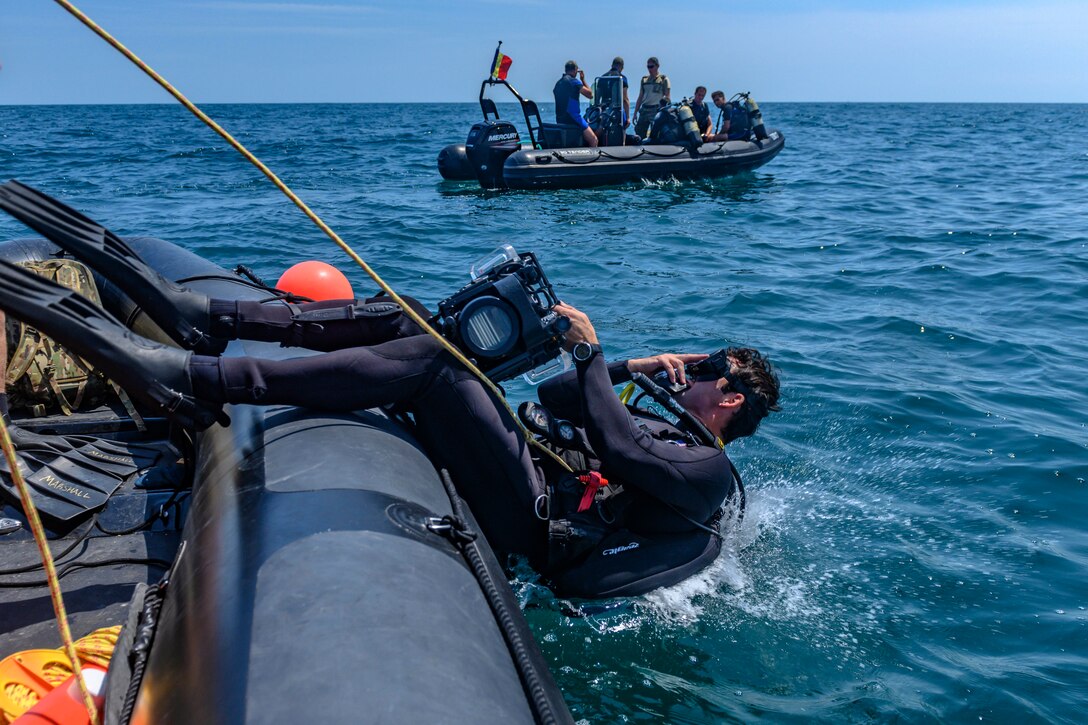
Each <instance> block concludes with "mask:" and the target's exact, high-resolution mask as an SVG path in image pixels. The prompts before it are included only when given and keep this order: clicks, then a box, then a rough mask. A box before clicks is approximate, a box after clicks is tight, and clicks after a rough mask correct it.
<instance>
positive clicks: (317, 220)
mask: <svg viewBox="0 0 1088 725" xmlns="http://www.w3.org/2000/svg"><path fill="white" fill-rule="evenodd" d="M55 2H56V3H57V4H58V5H60V6H61V7H63V8H64V9H65V10H67V11H68V12H69V13H71V14H72V15H73V16H75V17H76V19H78V20H79V21H80V22H81V23H83V24H84V25H85V26H87V27H88V28H90V29H91V30H92V31H94V33H95V34H96V35H98V36H99V37H100V38H102V39H103V40H105V41H106V42H107V43H109V44H110V45H112V46H113V47H114V48H115V49H116V50H117V51H118V52H120V53H121V54H122V55H123V56H125V57H126V58H128V59H129V60H130V61H132V63H133V64H134V65H136V67H137V68H139V69H140V70H142V71H143V72H144V73H146V74H147V75H148V76H150V77H151V79H152V80H154V81H155V82H156V83H158V84H159V85H160V86H162V88H163V89H164V90H166V92H167V93H169V94H170V95H172V96H173V97H174V98H175V99H177V101H178V102H179V103H180V104H181V105H183V106H185V108H187V109H189V111H190V112H192V114H193V115H194V116H196V117H197V118H199V119H200V120H201V121H203V122H204V123H205V124H206V125H207V126H208V128H210V129H212V130H213V131H215V132H216V133H217V134H219V135H220V136H221V137H222V138H223V140H225V141H226V142H227V143H229V144H230V145H231V146H233V147H234V149H235V150H236V151H238V153H240V154H242V156H244V157H245V158H246V160H248V161H249V162H250V163H251V164H253V165H254V166H256V167H257V168H258V169H259V170H260V171H261V173H262V174H264V175H265V176H266V177H268V180H269V181H271V182H272V183H273V184H275V185H276V188H277V189H279V190H280V191H282V192H283V193H284V195H286V196H287V198H288V199H290V200H291V201H292V202H294V204H295V206H297V207H298V208H299V209H301V210H302V213H303V214H305V215H306V216H307V217H309V218H310V221H312V222H313V223H314V224H316V225H317V227H318V228H319V229H320V230H321V231H323V232H325V234H326V236H328V237H329V239H331V240H332V241H333V242H334V243H335V244H336V246H338V247H340V249H342V250H343V251H344V253H345V254H347V255H348V256H349V257H351V259H352V261H354V262H355V263H356V264H357V265H359V266H360V267H361V268H362V269H363V271H364V272H366V273H367V274H368V275H369V276H370V278H371V279H372V280H374V281H375V282H376V283H377V284H378V286H379V287H380V288H381V289H382V291H384V292H385V293H386V294H387V295H389V297H390V298H392V300H393V301H394V302H396V303H397V304H398V305H400V306H401V309H403V310H404V313H405V314H406V315H408V317H409V318H410V319H411V320H412V321H413V322H415V323H416V324H417V325H419V326H420V327H421V328H423V329H424V330H425V331H426V332H427V333H428V334H429V335H431V336H432V337H434V338H435V339H436V340H438V341H439V343H440V344H441V345H442V347H444V348H445V349H446V350H447V351H448V352H449V353H450V354H451V355H453V356H454V357H455V358H456V359H457V360H459V361H460V362H461V364H463V365H464V366H465V367H467V368H468V369H469V370H470V371H472V373H473V374H475V375H476V377H478V378H479V379H480V381H481V382H482V383H483V384H484V385H485V386H486V387H487V388H488V389H489V390H491V392H492V393H494V394H495V397H497V398H498V399H499V401H500V402H501V403H502V405H503V406H504V407H505V408H506V410H507V412H508V413H510V417H511V418H513V420H514V423H515V424H516V425H517V426H518V428H519V429H520V430H521V432H522V435H524V436H525V440H526V441H528V442H529V444H530V445H533V446H536V447H537V448H538V449H539V450H540V451H542V452H544V453H545V454H547V455H549V456H551V457H552V458H553V459H555V461H556V462H558V463H559V464H560V465H561V466H562V467H563V468H565V469H566V470H567V471H570V470H571V468H570V466H568V465H567V464H566V463H565V462H564V461H563V459H562V458H560V457H559V456H557V455H555V453H553V452H552V451H550V450H548V449H547V448H546V447H545V446H543V445H541V444H540V443H538V442H537V440H536V439H535V438H533V435H532V434H531V433H530V432H529V430H528V429H527V428H526V427H525V426H524V425H522V423H521V421H520V420H518V416H517V414H516V413H514V410H513V409H512V408H511V407H510V404H509V403H507V402H506V398H505V396H504V395H503V394H502V391H501V390H499V387H498V386H497V385H495V384H494V383H493V382H491V381H490V380H489V379H488V378H487V376H486V375H484V374H483V373H482V372H480V370H479V368H477V367H476V366H475V365H473V364H472V363H471V362H470V361H469V359H468V358H467V357H465V356H464V355H463V354H462V353H461V351H460V350H458V349H457V348H456V347H454V345H453V344H452V343H451V342H449V341H448V340H446V338H444V337H442V336H441V335H439V334H438V333H437V332H436V331H435V330H434V329H433V328H432V327H431V326H430V325H429V324H427V321H426V320H424V319H423V318H422V317H420V315H419V314H418V313H416V312H415V310H413V309H412V308H411V307H410V306H409V305H407V304H405V302H404V300H403V299H401V297H400V295H398V294H397V293H396V292H394V291H393V288H392V287H390V286H389V285H388V284H386V282H385V280H383V279H382V278H381V277H380V276H379V275H378V273H377V272H375V271H374V270H373V269H371V268H370V265H368V264H367V263H366V262H365V261H363V258H362V257H360V256H359V255H358V254H356V253H355V250H354V249H352V248H351V247H350V246H348V244H347V242H345V241H344V240H343V239H341V238H340V235H339V234H337V233H336V232H335V231H333V230H332V228H331V227H329V225H328V224H326V223H325V222H324V221H323V220H322V219H321V217H319V216H318V215H317V214H316V213H314V211H313V210H312V209H310V207H309V206H307V205H306V202H304V201H302V199H301V198H299V196H298V195H297V194H295V192H294V191H292V190H291V189H290V188H289V187H288V186H287V184H285V183H284V182H283V181H281V180H280V178H279V177H278V176H276V174H275V173H273V172H272V170H271V169H270V168H268V167H267V166H265V164H264V162H262V161H261V160H260V159H258V158H257V157H256V156H254V155H253V154H252V153H251V152H250V151H249V149H247V148H246V147H245V146H243V145H242V143H241V142H240V141H238V140H237V139H235V138H234V137H233V136H231V135H230V134H229V133H228V132H227V131H226V129H224V128H223V127H222V126H220V125H219V124H218V123H216V122H215V121H214V120H212V119H211V117H209V116H208V115H207V114H206V113H204V112H203V111H201V110H200V109H199V108H197V107H196V105H194V104H193V103H192V101H190V100H189V99H188V98H186V97H185V96H184V95H183V94H182V93H181V91H179V90H178V89H176V88H174V86H172V85H171V84H170V82H169V81H167V80H166V79H165V78H163V77H162V76H161V75H159V74H158V73H157V72H156V71H155V70H154V69H153V68H151V67H150V66H149V65H147V63H144V62H143V61H142V60H140V58H139V57H137V56H136V54H135V53H133V52H132V51H131V50H129V49H128V48H126V47H125V46H124V45H123V44H122V43H121V41H119V40H117V39H116V38H114V37H113V36H112V35H110V34H109V33H108V32H106V31H105V30H104V29H103V28H101V27H100V26H99V25H98V24H97V23H95V22H94V21H93V20H91V19H90V18H89V17H87V16H86V15H85V14H84V13H83V12H82V11H80V10H79V9H78V8H76V7H75V6H74V5H72V3H70V2H68V0H55Z"/></svg>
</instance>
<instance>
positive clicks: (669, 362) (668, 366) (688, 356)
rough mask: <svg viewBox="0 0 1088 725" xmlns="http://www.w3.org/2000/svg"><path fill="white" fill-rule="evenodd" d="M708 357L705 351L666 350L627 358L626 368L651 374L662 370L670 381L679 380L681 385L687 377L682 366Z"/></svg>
mask: <svg viewBox="0 0 1088 725" xmlns="http://www.w3.org/2000/svg"><path fill="white" fill-rule="evenodd" d="M708 357H710V356H709V355H707V354H705V353H682V354H674V353H671V352H666V353H662V354H660V355H654V356H653V357H640V358H636V359H634V360H628V361H627V369H628V370H630V371H631V372H632V373H642V374H643V375H651V376H652V375H653V374H654V373H656V372H657V371H658V370H664V371H665V372H667V373H668V374H669V382H670V383H675V382H679V383H680V384H681V385H686V384H687V382H688V378H687V374H686V373H685V372H684V366H685V365H687V364H688V363H695V362H699V361H700V360H706V359H707V358H708Z"/></svg>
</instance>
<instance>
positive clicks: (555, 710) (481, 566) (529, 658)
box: [441, 469, 574, 725]
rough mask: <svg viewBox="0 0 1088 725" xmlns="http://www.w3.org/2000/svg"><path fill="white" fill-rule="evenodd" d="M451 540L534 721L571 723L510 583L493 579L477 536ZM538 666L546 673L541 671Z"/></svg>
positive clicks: (449, 486)
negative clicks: (471, 577)
mask: <svg viewBox="0 0 1088 725" xmlns="http://www.w3.org/2000/svg"><path fill="white" fill-rule="evenodd" d="M441 476H442V485H443V486H444V487H445V489H446V495H448V496H449V499H450V505H451V506H452V507H453V513H454V516H455V517H456V518H457V519H459V520H461V521H465V520H467V518H466V510H465V506H464V502H463V501H462V500H461V497H460V495H459V494H458V493H457V489H456V487H455V486H454V485H453V480H452V479H451V478H450V474H449V472H448V471H446V470H445V469H443V470H442V471H441ZM451 540H452V541H453V542H454V544H455V545H457V547H458V548H459V549H460V550H461V553H462V555H463V556H464V557H465V561H466V562H467V563H468V565H469V569H470V570H471V571H472V573H473V575H474V576H475V577H476V581H477V582H478V583H479V584H480V589H481V591H483V594H484V597H485V598H486V599H487V603H488V605H489V606H490V607H491V611H492V613H493V614H494V615H495V620H496V622H497V623H498V625H499V629H500V630H501V631H502V634H503V638H504V639H505V640H506V646H507V648H508V649H509V650H510V654H511V656H512V657H513V660H514V666H515V667H516V668H517V671H518V677H519V678H520V679H521V684H522V687H524V688H525V692H526V694H528V696H529V698H530V701H531V704H532V707H533V716H534V717H535V718H536V721H537V722H538V723H541V725H555V724H557V723H569V724H570V725H573V723H574V720H573V718H572V717H571V715H570V711H569V710H568V709H567V706H566V703H565V702H564V703H562V706H560V705H559V704H558V703H556V702H554V701H553V697H552V695H551V693H550V692H549V688H548V687H546V686H545V681H546V680H547V679H550V672H548V669H547V665H545V664H544V662H543V658H542V656H541V655H540V651H539V650H538V649H537V648H536V646H535V642H534V641H533V635H532V633H531V632H530V631H529V630H528V627H527V626H525V625H524V624H522V623H521V622H520V621H519V618H518V617H516V616H515V615H514V612H515V611H517V612H519V613H520V611H521V610H520V609H519V608H518V604H517V601H516V600H515V599H514V594H513V592H512V591H511V590H510V586H509V585H508V584H507V583H506V580H505V579H503V580H502V582H501V583H498V582H496V580H495V577H494V576H493V574H492V572H491V570H490V568H489V567H488V564H487V561H486V560H485V558H484V556H483V553H482V552H481V550H480V543H479V540H478V539H476V538H475V537H473V538H472V539H469V538H468V537H465V536H459V537H451ZM541 670H543V671H544V673H547V674H543V675H542V674H541ZM552 684H553V687H552V688H551V689H555V688H554V683H552ZM560 702H562V699H561V698H560Z"/></svg>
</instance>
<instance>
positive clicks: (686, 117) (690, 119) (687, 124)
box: [676, 98, 703, 148]
mask: <svg viewBox="0 0 1088 725" xmlns="http://www.w3.org/2000/svg"><path fill="white" fill-rule="evenodd" d="M690 103H691V101H690V100H688V99H687V98H685V99H684V100H682V101H680V104H679V106H678V107H677V110H676V117H677V118H678V119H679V121H680V128H681V130H682V132H683V135H684V138H686V139H687V141H688V143H690V144H691V146H692V148H699V147H700V146H702V145H703V137H702V135H700V133H699V123H698V122H697V121H696V120H695V114H694V113H692V111H691V105H690Z"/></svg>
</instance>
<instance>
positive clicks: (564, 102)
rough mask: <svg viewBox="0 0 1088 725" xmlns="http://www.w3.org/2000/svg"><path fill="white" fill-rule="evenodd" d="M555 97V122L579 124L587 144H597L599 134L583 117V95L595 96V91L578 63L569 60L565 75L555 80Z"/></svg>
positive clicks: (553, 92)
mask: <svg viewBox="0 0 1088 725" xmlns="http://www.w3.org/2000/svg"><path fill="white" fill-rule="evenodd" d="M552 96H553V97H554V98H555V122H556V123H561V124H565V125H572V126H578V127H579V128H581V129H582V139H583V140H584V141H585V144H586V146H589V147H591V148H595V147H596V146H597V134H596V133H594V132H593V129H592V128H590V127H589V124H588V123H587V122H586V119H585V118H583V117H582V107H581V104H580V102H579V101H580V98H581V96H585V97H586V98H593V91H592V90H591V89H590V87H589V86H587V85H586V74H585V71H582V70H579V68H578V64H577V63H575V62H574V61H573V60H568V61H567V64H566V66H565V67H564V71H563V75H562V76H560V77H559V80H557V81H556V82H555V87H554V88H553V89H552Z"/></svg>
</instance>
